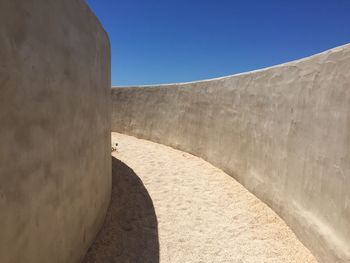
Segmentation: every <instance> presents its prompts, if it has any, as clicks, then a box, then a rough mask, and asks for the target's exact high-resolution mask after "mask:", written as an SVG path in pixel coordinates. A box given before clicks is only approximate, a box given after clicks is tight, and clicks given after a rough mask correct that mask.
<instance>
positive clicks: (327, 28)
mask: <svg viewBox="0 0 350 263" xmlns="http://www.w3.org/2000/svg"><path fill="white" fill-rule="evenodd" d="M86 1H87V3H88V4H89V6H90V7H91V8H92V10H93V11H94V12H95V14H96V15H97V16H98V17H99V19H100V21H101V22H102V24H103V26H104V28H105V29H106V30H107V32H108V33H109V37H110V40H111V47H112V84H113V85H114V86H124V85H139V84H156V83H173V82H184V81H192V80H200V79H207V78H214V77H219V76H225V75H231V74H234V73H239V72H244V71H249V70H254V69H258V68H263V67H267V66H272V65H275V64H280V63H283V62H287V61H291V60H295V59H298V58H302V57H305V56H309V55H312V54H316V53H318V52H321V51H324V50H326V49H329V48H332V47H336V46H339V45H342V44H346V43H349V42H350V0H86Z"/></svg>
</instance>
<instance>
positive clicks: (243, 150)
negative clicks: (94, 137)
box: [112, 45, 350, 262]
mask: <svg viewBox="0 0 350 263" xmlns="http://www.w3.org/2000/svg"><path fill="white" fill-rule="evenodd" d="M349 87H350V45H345V46H342V47H338V48H335V49H332V50H329V51H326V52H324V53H321V54H318V55H315V56H312V57H310V58H307V59H302V60H299V61H295V62H290V63H286V64H283V65H280V66H276V67H272V68H268V69H263V70H258V71H254V72H249V73H244V74H238V75H235V76H231V77H225V78H220V79H214V80H208V81H199V82H192V83H183V84H169V85H159V86H146V87H123V88H114V89H113V90H112V101H113V102H112V103H113V106H112V107H113V111H112V130H113V131H116V132H120V133H125V134H129V135H134V136H137V137H140V138H145V139H149V140H152V141H155V142H160V143H162V144H166V145H170V146H172V147H175V148H178V149H180V150H183V151H187V152H189V153H192V154H194V155H197V156H200V157H202V158H204V159H205V160H207V161H209V162H211V163H212V164H214V165H215V166H217V167H220V168H222V169H223V170H224V171H226V172H227V173H229V174H230V175H232V176H233V177H235V178H236V179H238V180H239V181H240V182H241V183H242V184H243V185H244V186H246V187H247V188H248V189H249V190H250V191H252V192H253V193H254V194H256V195H257V196H258V197H259V198H261V199H262V200H263V201H264V202H266V203H267V204H269V205H270V206H271V207H272V208H273V209H274V210H275V211H276V212H278V214H280V215H281V216H282V217H283V218H284V220H285V221H286V222H287V223H288V224H289V225H290V227H291V228H292V229H293V230H294V231H295V233H296V234H297V236H298V237H299V238H300V239H301V240H302V241H303V242H304V243H305V244H306V245H307V246H308V247H309V248H310V249H311V251H312V252H313V253H314V254H315V255H316V256H317V258H318V259H319V260H320V261H321V262H350V246H349V244H350V191H349V188H350V159H349V156H350V144H349V143H350V140H349V138H350V137H349V134H350V127H349V116H350V89H349Z"/></svg>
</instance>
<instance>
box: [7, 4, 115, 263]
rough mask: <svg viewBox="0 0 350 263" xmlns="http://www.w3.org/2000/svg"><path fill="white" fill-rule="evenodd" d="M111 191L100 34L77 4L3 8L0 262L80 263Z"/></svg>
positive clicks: (106, 61) (106, 62)
mask: <svg viewBox="0 0 350 263" xmlns="http://www.w3.org/2000/svg"><path fill="white" fill-rule="evenodd" d="M110 188H111V157H110V51H109V40H108V38H107V35H106V33H105V32H104V30H103V29H102V27H101V25H100V24H99V22H98V21H97V19H96V18H95V16H94V15H93V14H92V13H91V11H90V9H89V8H88V7H87V5H86V4H85V2H84V1H83V0H60V1H57V0H25V1H24V0H0V233H1V234H0V262H1V263H9V262H11V263H20V262H26V263H29V262H33V263H39V262H42V263H48V262H50V263H56V262H60V263H67V262H79V261H80V260H81V258H82V257H83V256H84V254H85V252H86V250H87V249H88V247H89V245H90V244H91V243H92V240H93V239H94V237H95V235H96V233H97V231H98V230H99V227H100V225H101V223H102V222H103V219H104V215H105V212H106V209H107V207H108V203H109V199H110Z"/></svg>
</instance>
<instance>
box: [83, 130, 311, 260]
mask: <svg viewBox="0 0 350 263" xmlns="http://www.w3.org/2000/svg"><path fill="white" fill-rule="evenodd" d="M112 142H118V144H119V146H118V151H117V152H115V153H113V156H114V158H113V193H112V202H111V206H110V209H109V212H108V215H107V218H106V222H105V225H104V227H103V228H102V230H101V232H100V234H99V236H98V237H97V239H96V241H95V243H94V244H93V246H92V247H91V248H90V250H89V252H88V254H87V256H86V258H85V260H84V262H104V263H112V262H132V263H134V262H140V263H141V262H142V263H143V262H162V263H163V262H164V263H165V262H179V263H185V262H203V263H207V262H217V263H219V262H220V263H224V262H254V263H259V262H281V263H282V262H283V263H285V262H300V263H307V262H317V261H316V260H315V259H314V257H313V256H312V255H311V253H310V252H309V251H308V250H307V249H306V248H305V247H304V246H303V245H302V244H301V242H300V241H298V239H297V238H296V237H295V235H294V234H293V232H292V231H291V230H290V229H289V228H288V227H287V225H286V224H285V223H284V221H283V220H282V219H280V218H279V217H278V216H277V215H276V214H275V213H274V212H273V211H272V210H271V209H270V208H269V207H267V206H266V205H265V204H264V203H262V202H261V201H260V200H259V199H257V198H256V197H255V196H253V195H252V194H250V193H249V192H248V191H247V190H246V189H245V188H244V187H242V186H241V185H240V184H239V183H238V182H236V181H235V180H234V179H232V178H231V177H230V176H228V175H227V174H226V173H224V172H223V171H221V170H219V169H218V168H216V167H214V166H212V165H210V164H209V163H207V162H205V161H203V160H202V159H200V158H197V157H195V156H193V155H190V154H188V153H184V152H181V151H177V150H174V149H172V148H170V147H167V146H164V145H160V144H155V143H152V142H149V141H146V140H139V139H136V138H134V137H130V136H126V135H121V134H118V133H113V134H112Z"/></svg>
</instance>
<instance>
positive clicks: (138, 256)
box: [82, 157, 159, 263]
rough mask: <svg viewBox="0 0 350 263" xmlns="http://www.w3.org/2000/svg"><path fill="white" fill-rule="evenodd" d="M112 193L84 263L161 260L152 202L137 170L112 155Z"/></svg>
mask: <svg viewBox="0 0 350 263" xmlns="http://www.w3.org/2000/svg"><path fill="white" fill-rule="evenodd" d="M112 178H113V179H112V196H111V203H110V206H109V209H108V212H107V215H106V219H105V223H104V225H103V227H102V229H101V230H100V233H99V234H98V236H97V237H96V240H95V241H94V243H93V245H92V246H91V247H90V249H89V250H88V252H87V254H86V256H85V258H84V260H83V261H82V262H83V263H92V262H94V263H124V262H130V263H138V262H140V263H141V262H142V263H143V262H149V263H151V262H152V263H153V262H154V263H158V262H159V241H158V223H157V217H156V214H155V211H154V206H153V202H152V200H151V197H150V196H149V194H148V192H147V190H146V188H145V186H144V185H143V183H142V181H141V180H140V178H139V177H138V176H137V175H136V174H135V173H134V171H133V170H132V169H131V168H129V167H128V166H127V165H125V164H124V163H123V162H121V161H119V160H117V159H116V158H114V157H113V158H112Z"/></svg>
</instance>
